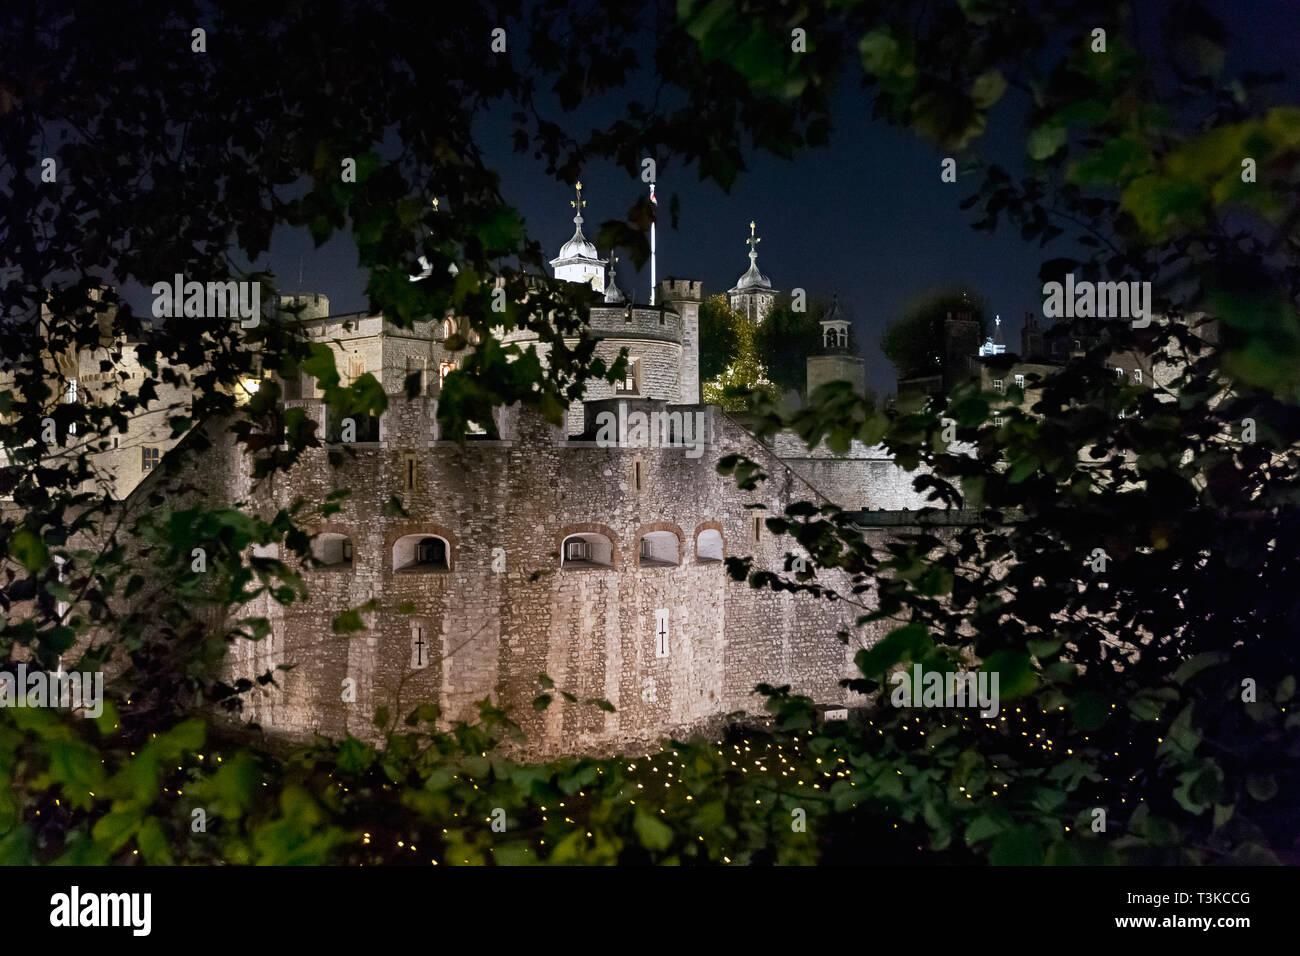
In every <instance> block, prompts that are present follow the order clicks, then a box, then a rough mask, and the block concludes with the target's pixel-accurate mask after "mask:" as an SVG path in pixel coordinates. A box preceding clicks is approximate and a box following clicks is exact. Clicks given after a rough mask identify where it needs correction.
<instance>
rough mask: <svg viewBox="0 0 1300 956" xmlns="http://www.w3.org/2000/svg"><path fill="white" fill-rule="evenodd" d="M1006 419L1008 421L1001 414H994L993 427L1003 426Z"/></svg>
mask: <svg viewBox="0 0 1300 956" xmlns="http://www.w3.org/2000/svg"><path fill="white" fill-rule="evenodd" d="M1005 421H1006V419H1005V418H1003V417H1002V416H1001V415H994V416H993V427H994V428H1001V427H1002V424H1003V422H1005Z"/></svg>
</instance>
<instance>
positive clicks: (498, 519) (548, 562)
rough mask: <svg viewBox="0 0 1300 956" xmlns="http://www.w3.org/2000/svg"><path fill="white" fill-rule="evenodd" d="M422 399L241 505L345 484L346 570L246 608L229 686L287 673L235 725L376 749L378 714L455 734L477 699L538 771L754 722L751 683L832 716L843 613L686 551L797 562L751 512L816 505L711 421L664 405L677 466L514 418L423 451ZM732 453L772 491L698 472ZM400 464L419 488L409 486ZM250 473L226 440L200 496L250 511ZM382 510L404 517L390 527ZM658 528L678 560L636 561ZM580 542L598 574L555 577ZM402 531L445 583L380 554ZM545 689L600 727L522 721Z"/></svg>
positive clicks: (775, 465) (567, 710)
mask: <svg viewBox="0 0 1300 956" xmlns="http://www.w3.org/2000/svg"><path fill="white" fill-rule="evenodd" d="M428 404H429V403H427V402H420V401H416V402H407V401H406V400H404V399H400V398H395V399H393V405H392V407H391V408H390V411H389V413H388V414H387V415H386V416H385V417H386V419H387V421H386V422H385V429H384V432H385V434H386V435H387V436H388V437H387V438H386V440H385V441H382V442H378V443H372V444H367V445H364V446H357V447H355V448H353V449H352V451H353V452H354V453H355V457H353V458H351V460H350V461H349V462H347V463H346V464H345V465H344V466H343V467H341V468H339V469H337V470H335V469H332V468H331V467H330V466H329V465H328V463H327V462H326V461H325V454H324V453H323V452H321V453H319V454H317V455H315V456H314V457H313V458H312V459H311V460H309V461H304V462H302V463H300V465H299V466H297V467H296V468H295V469H294V470H293V472H291V473H290V474H289V475H286V476H282V477H280V478H278V479H277V481H276V482H275V489H274V490H272V489H271V488H270V486H269V485H267V486H265V487H263V488H261V489H260V490H259V491H258V493H256V494H254V495H253V498H252V501H253V502H254V503H255V504H254V507H256V508H257V509H258V510H262V511H265V512H266V513H267V514H270V513H272V512H273V511H274V510H276V509H278V508H280V507H283V506H284V505H286V504H287V503H288V502H289V500H290V499H292V498H295V497H299V496H302V497H304V498H306V499H307V500H308V501H321V500H323V499H324V498H325V496H327V495H328V494H329V493H330V492H332V491H335V490H338V489H343V488H348V489H351V494H350V495H349V496H348V497H347V498H346V499H345V500H344V501H343V508H342V510H341V511H340V512H338V513H337V514H334V515H331V516H330V517H329V518H328V519H327V520H325V521H322V522H320V523H319V524H318V525H317V526H316V527H314V528H312V530H313V531H316V532H332V533H338V534H344V535H346V536H347V537H348V538H349V539H350V540H351V542H352V545H353V554H354V558H353V563H352V565H351V566H350V567H346V566H345V567H331V568H325V569H318V570H311V571H305V572H304V577H305V580H306V583H307V586H308V588H309V590H310V593H311V599H310V600H309V601H307V602H302V603H295V604H293V605H290V606H288V607H282V606H279V605H275V604H273V603H271V602H270V601H269V599H267V598H263V599H259V602H258V603H257V604H255V606H253V607H250V608H248V609H246V611H245V613H249V614H265V615H266V616H267V617H269V618H270V619H271V620H272V622H273V633H272V636H271V637H269V638H267V639H265V640H263V641H261V642H257V643H252V642H241V643H240V644H239V646H237V647H235V648H234V649H233V651H232V656H231V670H232V676H248V677H255V676H257V675H258V674H260V673H263V672H264V671H266V670H267V669H269V668H272V667H275V666H277V665H281V664H284V665H292V669H291V670H288V671H282V672H280V673H279V675H278V677H277V680H278V682H279V684H280V688H279V689H275V688H270V689H268V690H267V691H266V692H265V693H262V692H261V691H254V692H253V694H252V695H251V698H250V700H249V704H248V708H247V711H246V717H247V718H248V719H251V720H256V721H257V722H259V723H260V724H262V725H263V726H265V727H267V728H270V729H274V730H278V731H282V732H288V733H291V734H311V733H324V734H327V735H330V736H338V735H342V734H344V733H351V734H353V735H355V736H358V737H361V738H363V739H375V737H376V732H375V729H374V726H373V717H374V713H375V710H376V709H377V708H379V707H386V708H388V709H389V711H390V712H391V713H392V714H393V715H394V716H395V717H397V718H399V719H400V718H401V717H403V716H405V714H406V713H408V712H409V711H410V710H412V709H413V708H414V707H415V706H417V705H418V704H421V703H436V704H438V705H439V706H440V707H441V708H442V710H443V713H444V715H445V716H446V717H447V718H448V719H451V720H455V719H460V718H472V717H473V716H474V713H475V709H474V702H475V701H477V700H480V699H482V698H485V697H487V698H490V699H491V700H492V701H493V702H494V703H497V704H504V705H506V706H508V707H510V708H511V709H512V711H513V712H514V714H515V716H516V719H518V720H520V722H521V723H522V725H523V726H524V728H525V732H526V734H527V736H528V740H529V747H530V750H531V751H532V752H534V753H539V754H540V753H554V752H559V751H573V750H585V749H593V748H594V749H599V748H609V747H612V746H617V745H619V744H622V743H626V742H629V741H639V740H649V739H654V738H656V737H658V736H659V735H660V734H663V733H667V732H669V731H672V730H675V729H684V728H689V727H694V726H700V725H702V724H703V723H705V722H707V721H708V720H709V719H711V718H714V717H716V716H718V715H721V714H725V713H728V712H730V711H735V710H750V711H757V710H760V709H761V703H762V701H761V699H759V698H757V697H755V696H754V695H753V694H752V691H753V688H754V685H756V684H758V683H760V682H764V681H766V682H770V683H774V684H786V683H788V684H791V685H792V687H793V689H794V690H795V691H796V692H799V693H806V694H809V695H810V696H813V697H814V698H815V699H816V700H818V701H820V702H827V703H831V702H844V701H846V696H845V695H846V693H847V692H846V691H844V690H843V689H841V688H840V687H839V686H838V682H839V680H840V679H841V678H842V677H846V676H851V675H852V656H853V653H854V652H855V651H856V649H857V648H858V647H859V646H861V645H860V643H859V641H860V640H861V639H863V637H864V636H863V635H862V634H861V633H860V632H859V633H858V634H857V638H858V640H855V641H854V642H853V643H851V644H850V646H848V647H846V646H845V645H844V644H842V643H841V642H840V641H839V640H837V639H836V633H837V632H838V631H839V630H840V629H841V628H844V627H846V626H849V625H851V623H852V620H853V618H854V617H855V616H856V615H857V614H858V613H861V611H860V609H859V608H857V607H855V606H851V605H848V604H846V603H844V602H830V601H827V600H825V599H817V598H812V597H809V596H807V595H791V594H789V593H780V594H778V593H775V592H770V591H756V590H754V589H751V588H750V587H749V586H748V584H747V583H744V582H735V581H733V580H731V579H730V577H729V576H728V575H727V574H726V571H725V568H724V565H723V564H722V563H721V562H718V561H710V560H707V559H701V558H700V557H699V556H698V555H697V553H696V538H697V535H698V534H699V533H700V532H701V531H702V530H705V529H710V528H711V529H715V530H718V531H720V532H721V533H722V535H723V539H724V542H725V553H726V555H728V556H732V555H736V556H741V555H753V556H754V558H755V560H756V562H757V564H758V565H759V566H761V567H766V568H769V569H772V570H780V569H781V568H782V567H783V562H784V555H785V553H786V551H787V550H792V551H795V552H796V553H797V551H798V549H797V547H795V546H794V545H793V543H792V542H791V541H790V539H783V538H778V537H776V536H775V535H772V534H771V533H770V532H769V531H768V530H767V529H766V527H761V528H760V531H759V534H758V538H757V540H755V538H754V530H753V516H754V515H755V514H759V515H763V516H765V515H769V514H772V513H774V512H779V511H780V510H781V509H783V508H784V507H785V505H786V504H789V503H791V502H793V501H796V500H807V499H813V500H818V499H819V496H818V495H817V494H816V492H815V491H814V490H813V489H811V488H810V487H809V486H808V485H807V484H806V483H805V482H804V481H803V480H802V479H801V478H800V477H799V476H798V475H796V474H794V473H793V472H791V471H790V470H788V469H785V468H783V467H782V466H781V463H780V462H779V460H777V459H776V457H775V456H774V455H773V454H772V453H771V452H770V451H769V450H768V449H766V448H764V447H763V446H762V445H760V444H759V443H758V442H756V441H755V440H754V439H752V438H751V437H750V436H749V435H748V434H747V433H746V432H745V431H744V430H743V429H741V428H740V427H739V426H737V425H736V424H735V423H734V422H732V421H731V420H730V419H729V418H727V417H726V416H725V415H722V414H721V413H718V412H717V411H716V410H712V409H709V408H707V407H706V406H695V407H692V408H687V409H674V410H682V411H689V412H691V413H695V412H699V413H700V414H703V415H706V416H712V427H711V429H710V434H711V435H712V437H713V443H712V445H711V446H710V447H709V448H708V449H707V451H706V452H705V453H704V454H703V455H702V456H701V457H699V458H690V457H688V456H687V454H686V453H685V451H684V450H683V449H681V448H638V449H633V448H599V447H597V446H596V445H595V443H594V442H581V441H567V440H565V439H564V437H563V436H562V434H561V432H560V430H559V429H556V428H553V427H551V426H548V425H546V424H545V423H543V422H542V421H540V420H539V419H537V418H536V417H534V416H532V415H530V414H518V416H517V418H518V421H517V423H516V425H515V426H514V428H513V429H512V433H513V434H514V435H515V436H516V437H515V438H514V440H512V441H471V442H469V443H467V444H466V445H465V446H457V445H452V444H447V443H440V442H430V441H428V440H427V437H426V436H427V434H428V428H427V426H426V425H425V424H424V419H425V418H426V416H427V415H428V414H429V412H430V409H429V407H428ZM630 404H633V405H635V406H636V407H639V408H644V409H647V410H649V409H655V408H658V409H662V408H663V407H664V406H663V404H662V403H657V402H653V403H652V402H634V403H630ZM733 451H738V452H741V453H744V454H747V455H749V456H750V457H753V458H755V460H758V461H759V462H760V464H763V466H764V467H765V468H766V469H767V470H768V471H769V474H770V475H771V479H770V480H769V481H768V482H765V483H763V484H762V485H760V486H759V489H758V490H756V491H755V492H752V493H746V492H740V491H738V490H737V489H736V488H735V486H734V484H733V483H732V482H731V480H730V479H729V478H724V477H722V476H719V475H718V474H717V472H716V467H715V465H716V461H717V458H718V457H719V456H720V455H724V454H728V453H731V452H733ZM411 455H413V456H415V459H416V461H417V469H416V487H415V488H414V489H408V488H407V487H406V486H405V484H406V476H407V469H406V467H405V462H406V460H407V456H411ZM638 464H639V465H640V474H641V489H640V490H639V491H638V490H637V488H636V478H635V475H636V466H637V465H638ZM247 474H248V466H247V463H246V462H241V461H240V460H239V454H238V452H237V450H236V449H235V448H234V446H233V444H232V443H231V442H229V441H225V442H219V443H218V448H216V449H214V450H213V451H212V452H211V453H209V454H206V455H205V456H204V475H205V476H206V477H207V479H208V493H209V494H212V495H214V496H217V497H220V498H222V499H225V500H231V497H232V496H235V497H238V496H240V495H241V494H243V495H246V494H250V493H251V492H252V491H253V489H251V487H250V486H249V484H248V481H247V479H246V478H244V477H242V476H245V475H247ZM221 476H228V478H226V479H224V480H223V479H222V477H221ZM394 495H396V496H397V497H398V498H399V499H400V500H401V502H402V505H403V507H404V508H405V509H406V511H407V512H408V515H409V516H401V515H391V516H385V510H386V508H385V506H386V505H387V503H388V502H389V500H390V498H391V497H392V496H394ZM750 504H762V505H763V506H764V507H765V508H766V509H767V510H766V511H755V510H753V509H750V508H747V507H746V505H750ZM389 510H391V509H389ZM656 531H659V532H668V533H670V534H671V535H673V536H674V537H675V538H676V539H677V540H678V542H679V554H680V560H679V563H678V564H677V565H675V566H668V567H664V566H645V567H643V566H641V565H640V561H639V557H638V555H639V546H638V544H639V539H640V537H641V536H642V535H644V534H646V533H649V532H656ZM575 532H586V533H592V532H595V533H601V534H604V535H605V536H607V537H608V538H609V539H610V540H611V541H612V543H613V560H612V563H611V566H610V567H607V568H605V567H594V568H572V567H561V562H560V551H561V543H562V541H563V540H564V538H565V536H566V535H568V534H572V533H575ZM407 534H428V535H436V536H439V537H442V538H443V539H444V540H445V541H446V542H447V543H448V546H449V548H448V550H449V569H448V570H445V571H428V572H423V573H404V572H399V571H395V569H394V567H393V548H394V544H395V542H396V541H397V540H398V539H399V538H401V537H402V536H403V535H407ZM496 549H500V550H499V551H497V550H496ZM494 557H496V558H497V559H498V561H497V568H496V569H494ZM501 558H504V569H503V570H501V569H500V559H501ZM824 583H833V582H832V581H831V579H829V578H827V579H824ZM840 586H841V587H842V586H843V585H842V582H841V584H840ZM369 601H374V602H375V607H374V609H373V610H372V611H369V612H367V613H365V614H364V615H363V619H364V620H365V623H366V624H367V629H366V630H364V631H359V632H354V633H351V634H336V633H334V632H333V630H332V628H331V622H332V621H333V620H334V619H335V617H336V616H337V615H338V614H339V613H340V612H341V611H343V610H347V609H349V608H354V607H359V606H362V605H364V604H366V603H367V602H369ZM660 610H667V612H668V634H669V638H668V644H669V653H668V655H667V656H666V657H661V656H658V655H657V653H656V649H657V640H658V638H657V635H656V611H660ZM415 625H418V626H420V627H421V628H423V630H422V632H421V633H422V634H423V635H424V639H425V640H427V641H429V642H431V645H432V652H433V653H432V660H430V661H429V663H428V665H427V666H426V667H424V668H422V669H416V668H413V667H412V634H413V626H415ZM870 637H871V635H866V638H868V639H869V638H870ZM542 673H545V674H547V675H549V676H550V677H551V678H552V679H553V680H554V681H555V683H556V685H557V687H558V688H561V689H563V690H566V691H568V692H570V693H572V694H575V695H577V696H578V697H579V699H580V700H582V701H585V700H587V699H591V698H604V699H608V700H609V701H610V702H611V703H613V704H614V706H615V708H616V712H615V713H612V714H611V713H606V712H604V711H602V710H600V709H598V708H596V707H595V706H593V705H589V704H585V703H580V704H570V703H566V702H564V701H563V700H561V699H559V697H558V695H557V697H556V701H555V702H554V703H553V704H552V705H551V707H550V708H549V709H548V710H546V711H544V712H540V713H538V712H535V711H534V710H533V709H532V707H531V702H532V700H533V698H534V697H536V696H537V695H538V694H539V693H542V692H543V691H542V688H541V687H540V685H539V683H538V675H539V674H542ZM347 678H351V679H352V680H353V681H355V684H356V701H355V703H345V702H344V701H343V700H342V688H343V682H344V680H345V679H347Z"/></svg>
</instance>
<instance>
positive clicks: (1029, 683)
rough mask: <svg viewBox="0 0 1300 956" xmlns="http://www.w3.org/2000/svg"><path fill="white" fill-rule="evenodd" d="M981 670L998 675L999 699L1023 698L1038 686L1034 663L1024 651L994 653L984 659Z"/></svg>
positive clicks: (999, 651)
mask: <svg viewBox="0 0 1300 956" xmlns="http://www.w3.org/2000/svg"><path fill="white" fill-rule="evenodd" d="M980 670H981V671H983V672H984V673H987V674H996V675H997V680H998V697H999V698H1001V699H1002V700H1014V699H1015V698H1017V697H1023V696H1024V695H1025V694H1028V693H1030V692H1031V691H1032V690H1033V689H1034V687H1036V686H1037V684H1038V674H1037V673H1036V672H1035V670H1034V665H1033V661H1032V660H1031V658H1030V657H1029V655H1028V654H1026V653H1025V652H1024V651H1013V650H998V651H994V652H993V653H992V654H990V655H988V656H987V657H986V658H984V663H983V664H982V665H981V666H980Z"/></svg>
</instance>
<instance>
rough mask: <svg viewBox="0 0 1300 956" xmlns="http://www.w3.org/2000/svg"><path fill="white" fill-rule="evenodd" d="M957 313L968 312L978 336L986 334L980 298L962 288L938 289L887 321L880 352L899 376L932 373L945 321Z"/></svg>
mask: <svg viewBox="0 0 1300 956" xmlns="http://www.w3.org/2000/svg"><path fill="white" fill-rule="evenodd" d="M958 312H969V313H970V314H971V317H972V318H974V319H975V320H976V321H977V322H978V323H979V326H980V332H981V335H983V334H985V333H987V330H988V325H989V321H988V313H987V311H986V309H985V305H984V301H983V299H981V298H980V297H979V296H978V295H972V294H971V293H969V292H967V291H965V290H961V289H941V290H938V291H935V292H930V293H927V294H926V295H924V296H921V297H920V298H919V299H917V301H915V302H913V303H912V304H911V305H909V306H908V307H907V308H906V309H904V310H903V314H902V315H900V316H899V317H898V318H896V319H894V320H893V321H892V322H890V323H889V324H888V325H887V326H886V327H885V332H884V334H883V335H882V336H881V338H880V350H881V351H882V352H884V353H885V358H887V359H889V361H890V362H892V363H893V364H894V368H896V369H897V370H898V374H899V375H900V376H908V375H918V374H921V375H924V374H934V373H935V372H936V371H937V368H938V365H939V363H940V362H941V361H942V358H943V353H944V348H943V343H944V334H943V325H944V320H945V319H946V317H947V316H948V315H949V314H954V315H955V314H957V313H958Z"/></svg>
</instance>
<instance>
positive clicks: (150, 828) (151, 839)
mask: <svg viewBox="0 0 1300 956" xmlns="http://www.w3.org/2000/svg"><path fill="white" fill-rule="evenodd" d="M135 839H136V843H138V844H139V846H140V854H141V855H142V856H143V857H144V860H145V862H146V863H148V864H149V865H150V866H172V865H174V864H175V862H176V861H175V860H174V859H173V857H172V851H171V847H170V846H169V845H168V842H167V837H166V835H165V834H164V833H163V828H162V824H161V823H159V822H158V819H157V818H156V817H150V818H149V819H147V820H145V821H144V823H143V824H141V826H140V832H139V833H137V834H136V838H135Z"/></svg>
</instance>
